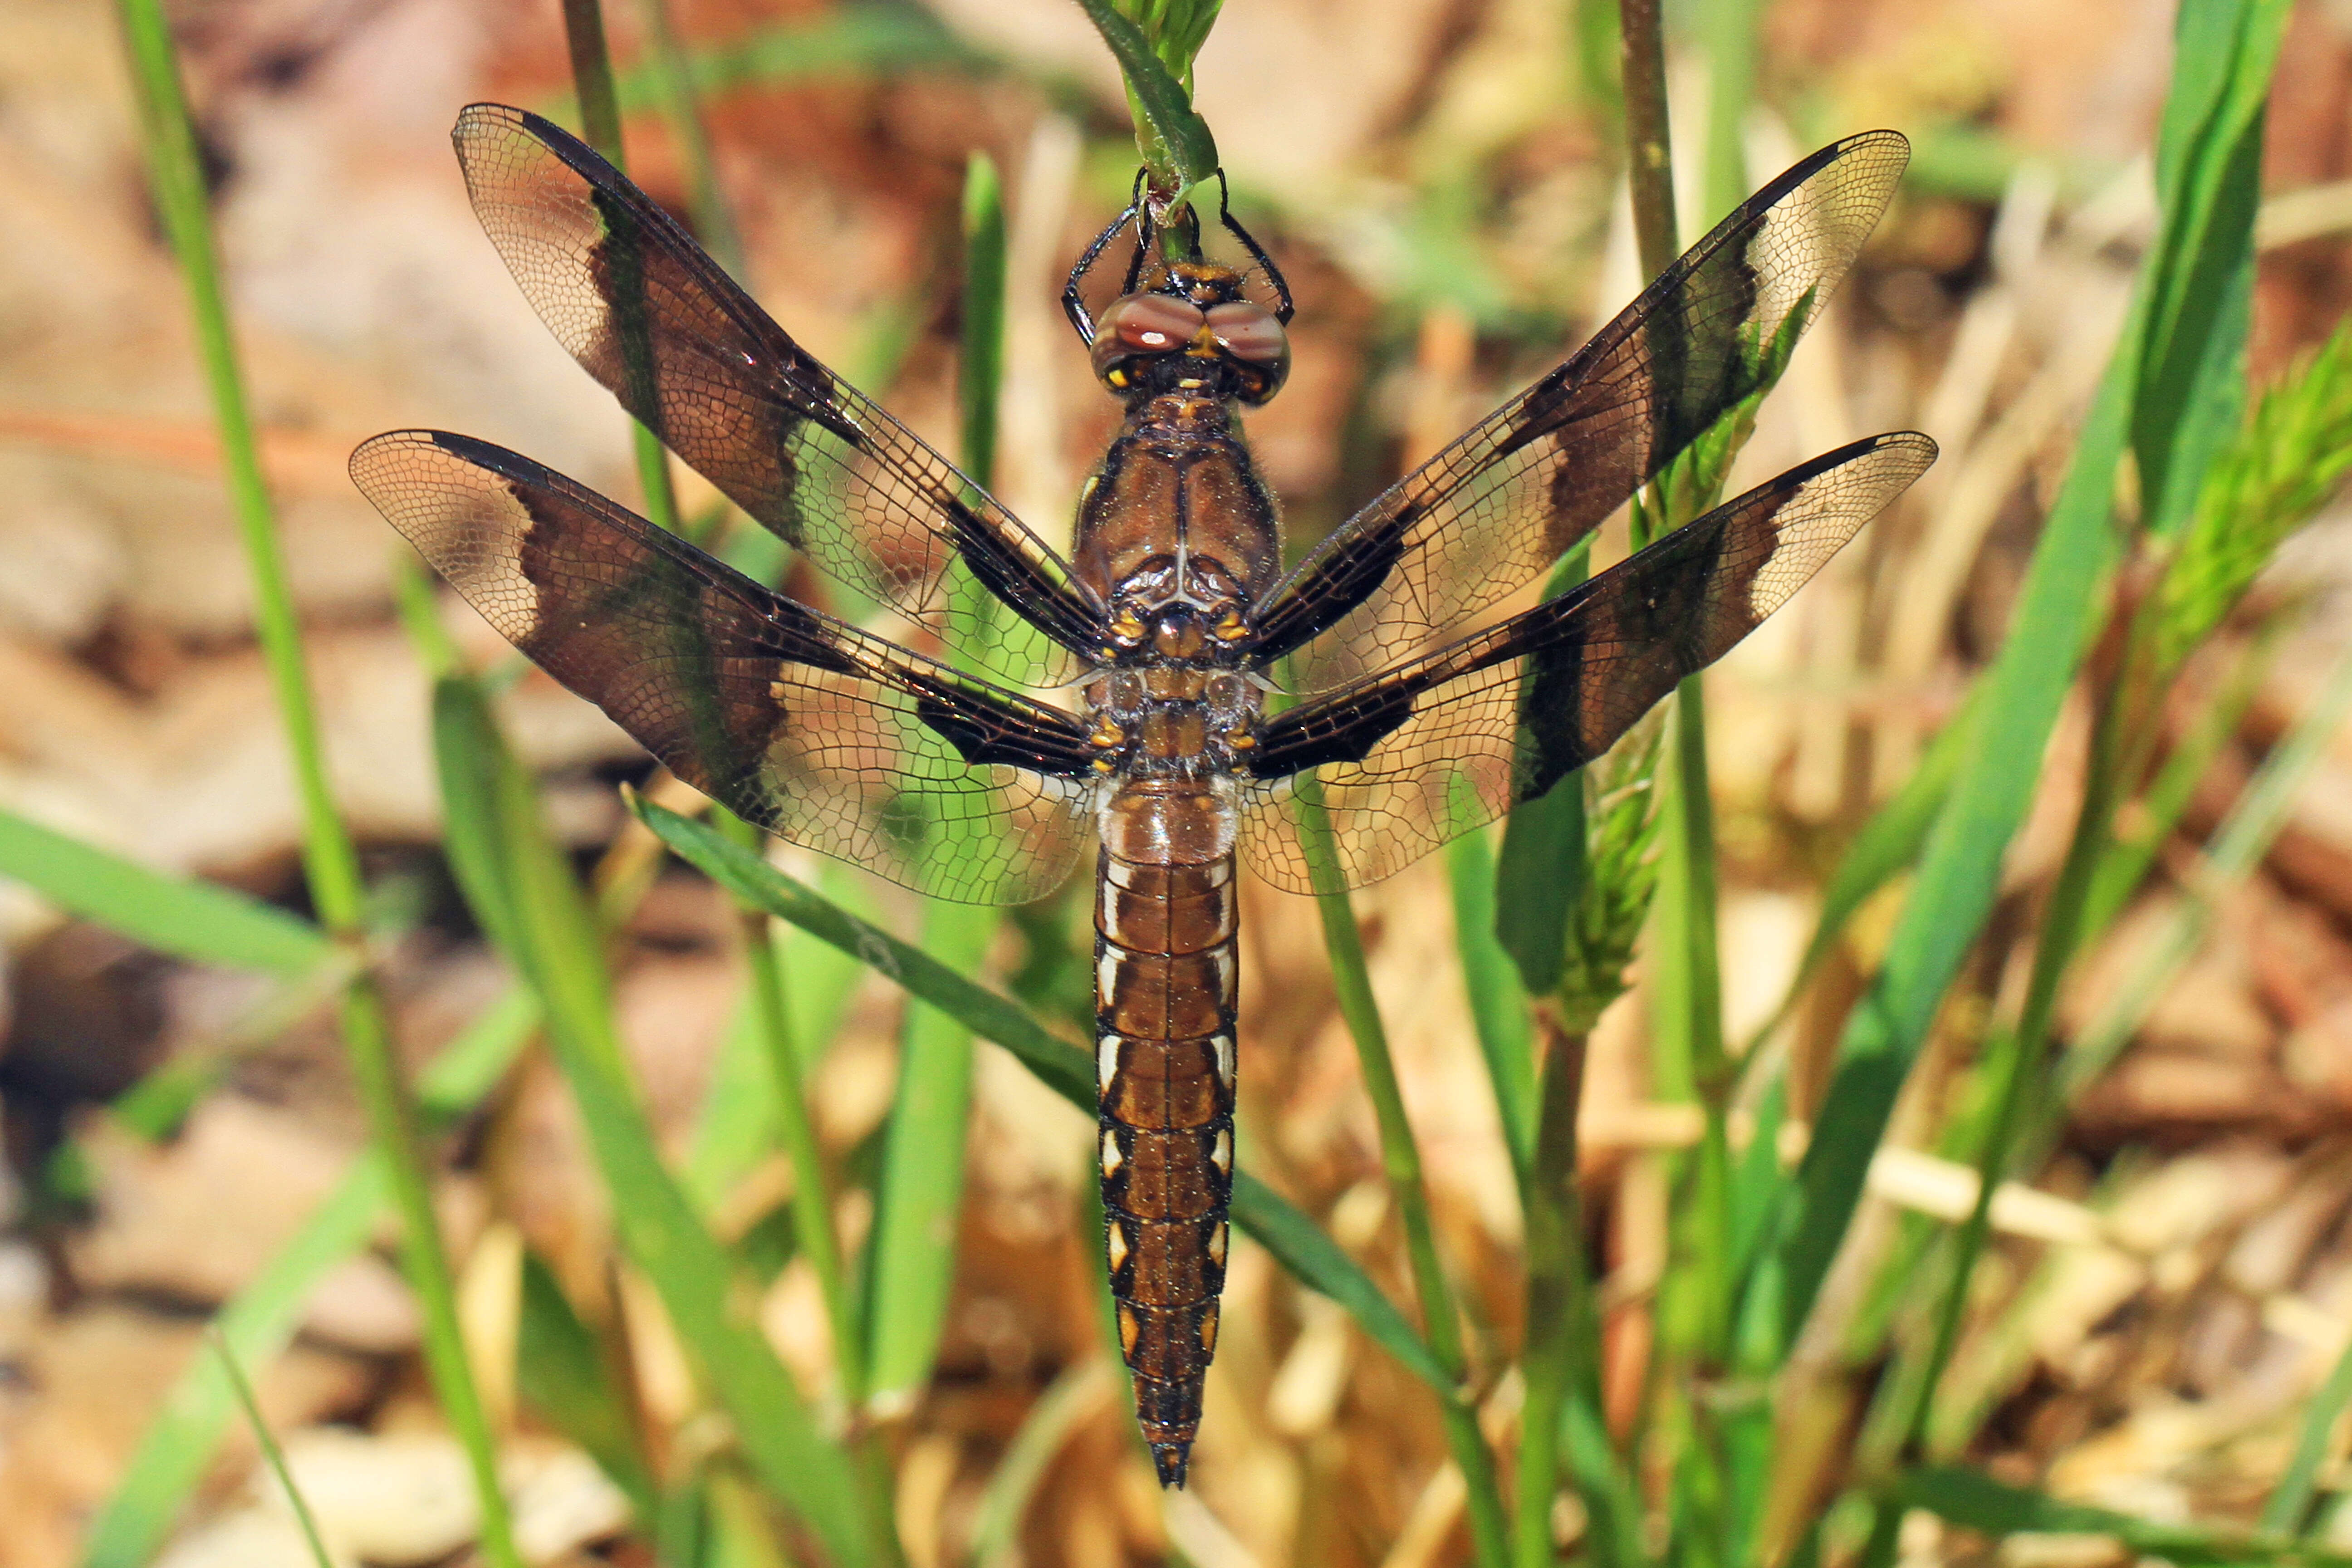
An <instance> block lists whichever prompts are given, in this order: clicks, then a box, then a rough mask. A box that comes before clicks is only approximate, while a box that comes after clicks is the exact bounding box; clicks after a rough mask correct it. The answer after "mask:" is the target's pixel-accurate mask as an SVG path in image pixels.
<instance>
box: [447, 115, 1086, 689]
mask: <svg viewBox="0 0 2352 1568" xmlns="http://www.w3.org/2000/svg"><path fill="white" fill-rule="evenodd" d="M451 140H452V141H453V142H456V144H457V160H458V162H459V163H460V164H461V165H463V167H464V169H465V174H466V186H467V191H468V192H469V193H471V195H472V196H473V201H474V211H475V214H476V215H477V216H478V217H479V218H480V219H481V224H482V228H483V230H484V232H486V233H487V234H488V236H489V237H490V242H491V243H492V244H493V245H495V246H496V247H498V250H499V255H500V256H501V257H502V258H505V260H506V264H507V268H508V269H509V271H511V272H512V273H513V274H514V279H515V281H516V282H517V283H518V284H520V286H521V288H522V291H523V293H524V295H525V296H526V297H528V298H529V299H530V303H531V306H532V308H533V309H534V310H537V311H538V312H539V315H540V319H541V321H545V322H546V323H547V325H548V328H549V330H550V331H552V332H553V333H554V334H555V336H556V338H557V340H558V341H559V342H562V344H563V346H564V347H565V348H566V349H568V350H570V351H571V353H572V357H573V358H574V359H576V360H578V361H579V362H580V363H581V365H582V366H583V368H584V369H586V371H587V372H588V374H591V375H593V376H594V377H595V378H596V379H597V380H598V381H600V382H602V383H603V384H604V386H605V387H606V388H607V389H608V390H610V391H611V392H612V394H613V395H614V396H615V397H617V398H619V399H620V402H621V405H622V406H623V407H625V408H626V409H627V410H628V411H629V412H630V413H631V414H633V415H635V416H636V417H637V418H638V419H639V420H641V421H643V422H644V423H645V424H646V426H649V427H650V428H651V429H652V430H653V431H654V432H655V434H656V435H658V436H659V437H661V438H662V440H663V442H664V443H665V444H666V445H667V447H669V448H670V450H672V451H674V452H676V453H677V455H678V456H679V457H681V458H685V459H686V460H687V461H688V463H690V464H692V465H693V466H694V467H695V468H698V469H699V470H700V471H701V472H702V473H703V474H704V475H705V476H706V477H707V478H709V480H710V481H711V483H713V484H715V485H717V486H718V487H719V489H721V490H723V491H725V492H726V493H727V495H728V496H729V497H730V499H732V500H734V501H735V503H736V504H737V505H739V506H740V507H741V508H742V509H743V510H745V511H747V512H749V513H750V514H751V516H752V517H753V518H755V519H756V520H758V521H759V522H760V523H761V525H762V526H764V527H766V528H768V529H769V530H770V531H772V532H774V533H776V534H777V535H778V536H779V537H781V538H782V539H783V540H784V541H786V542H788V543H790V544H792V545H793V547H794V548H796V549H798V550H800V551H802V552H804V553H806V554H807V556H808V558H809V559H810V560H811V561H812V562H814V563H815V564H816V565H817V566H818V567H819V568H820V569H821V570H823V571H824V572H825V573H826V574H828V575H830V576H832V577H834V578H835V580H837V581H839V582H841V583H844V584H847V585H848V586H849V587H851V588H852V589H855V590H856V592H858V593H859V594H862V595H866V596H867V597H870V598H872V599H875V600H877V601H879V602H881V603H883V604H887V605H894V606H896V607H897V608H898V609H900V610H902V611H904V612H905V613H906V614H907V615H908V616H909V617H910V618H911V619H913V620H914V621H916V622H917V623H918V624H919V625H921V626H925V627H927V628H928V629H929V630H930V631H932V632H933V633H935V634H937V635H939V636H940V637H941V638H942V640H943V641H945V642H947V643H948V645H949V646H950V647H954V648H956V650H957V651H958V652H960V653H961V654H963V655H965V656H966V657H967V658H970V659H971V661H972V662H973V663H974V664H976V665H977V666H979V667H980V668H985V669H987V670H989V671H991V672H992V673H994V674H997V675H1000V676H1002V677H1003V678H1004V679H1008V680H1013V681H1017V682H1024V683H1026V684H1030V685H1041V686H1050V685H1054V684H1056V683H1058V682H1059V681H1060V680H1062V679H1066V677H1067V675H1068V674H1069V672H1070V670H1071V669H1072V668H1075V663H1074V661H1073V660H1072V659H1071V658H1070V657H1069V652H1070V650H1080V651H1087V650H1091V649H1093V648H1095V647H1099V646H1101V640H1102V635H1101V632H1100V631H1099V629H1098V626H1099V623H1100V621H1101V618H1102V616H1101V611H1100V608H1099V607H1098V606H1097V605H1095V604H1094V603H1093V601H1092V598H1091V596H1090V595H1088V594H1087V592H1086V590H1085V589H1084V588H1083V587H1082V586H1081V585H1079V584H1076V582H1075V581H1074V580H1073V579H1072V578H1071V576H1070V574H1069V568H1068V567H1067V566H1066V564H1065V563H1063V561H1062V559H1061V557H1060V556H1058V555H1057V554H1055V552H1054V551H1053V550H1052V549H1051V548H1050V547H1048V546H1047V545H1046V544H1045V542H1043V541H1042V540H1040V539H1038V538H1037V536H1036V535H1035V534H1034V533H1032V532H1030V531H1029V530H1028V529H1027V528H1025V527H1024V526H1023V525H1022V524H1021V522H1020V521H1019V520H1017V519H1016V518H1014V517H1013V514H1012V513H1011V512H1009V511H1007V510H1004V508H1003V507H1002V506H1000V505H999V504H997V502H996V501H995V500H992V499H991V498H990V497H989V496H988V495H987V494H986V493H985V492H984V491H982V489H980V488H979V487H978V486H976V485H974V484H973V483H972V482H971V480H970V479H966V478H964V476H963V475H962V474H961V473H960V472H958V471H957V469H956V468H955V466H954V465H953V464H951V463H950V462H949V461H948V460H947V459H946V458H942V457H941V456H940V454H939V453H938V452H936V451H934V450H932V449H931V448H930V447H929V446H927V445H925V444H924V443H923V442H922V441H921V440H920V439H919V438H918V437H916V436H915V435H914V433H913V432H911V431H909V430H908V429H907V427H906V426H903V425H900V424H899V423H898V421H897V420H896V419H893V418H892V417H891V416H889V415H888V414H887V413H886V412H884V411H883V409H882V408H881V407H880V406H878V405H876V404H875V403H873V402H872V401H871V400H870V399H868V398H866V397H865V396H864V395H861V394H859V393H858V392H857V391H856V389H855V388H853V387H851V386H849V385H848V384H845V383H844V382H843V381H842V380H841V379H840V378H839V377H837V376H835V374H833V373H832V372H831V371H828V370H827V369H825V367H824V365H822V364H820V363H817V361H816V360H815V359H814V358H813V357H811V356H810V355H809V354H808V353H806V352H805V351H804V350H803V349H802V348H801V347H800V345H799V344H797V343H795V342H793V340H792V339H791V338H790V337H788V336H786V335H785V333H784V331H783V329H782V328H781V327H779V326H777V325H776V323H775V322H774V321H772V320H771V319H770V318H769V316H768V314H767V312H766V311H764V310H761V309H760V307H759V306H758V305H757V304H756V303H754V302H753V300H751V296H750V295H748V294H746V293H744V292H743V290H742V289H740V288H738V287H736V285H735V283H734V282H733V280H731V279H729V277H728V276H727V273H726V271H725V269H724V268H721V267H719V264H718V263H717V262H715V261H713V260H711V259H710V258H709V256H707V255H705V254H704V253H703V251H702V248H701V247H699V246H698V245H696V244H695V243H694V241H693V239H692V238H690V237H688V235H687V233H686V231H685V230H684V229H683V228H681V227H679V226H678V225H677V221H676V220H674V219H673V218H671V216H669V215H668V214H667V213H666V212H664V211H663V210H662V209H661V208H660V207H659V206H657V205H655V204H654V202H653V201H651V200H650V199H649V198H647V197H646V194H645V193H644V192H642V191H640V190H638V189H637V187H636V186H635V185H634V184H630V183H629V181H628V179H627V178H626V177H625V176H624V175H623V174H621V173H620V172H619V171H617V170H615V169H614V167H613V166H612V165H611V164H610V163H606V162H605V161H604V159H603V158H601V157H599V156H598V155H597V154H596V153H595V152H594V151H593V149H592V148H590V147H589V146H587V145H586V144H585V143H584V142H581V141H579V140H578V139H577V138H575V137H573V136H572V135H570V134H569V133H567V132H564V131H563V130H562V128H560V127H558V126H556V125H553V124H551V123H550V122H548V121H545V120H542V119H541V118H540V117H539V116H538V115H535V114H530V113H527V112H525V111H524V110H519V109H509V108H508V107H506V106H505V105H502V104H495V103H477V104H474V105H471V106H470V107H468V108H467V110H465V111H464V112H463V113H462V114H460V115H459V116H458V117H457V129H456V130H455V131H453V132H451ZM966 580H970V581H976V582H978V583H979V584H982V585H984V586H985V587H986V588H987V589H988V590H989V591H990V592H991V593H992V594H994V595H996V596H997V597H999V598H1001V599H1003V601H1004V602H1005V603H1006V604H1009V605H1012V606H1013V608H1014V609H1015V610H1016V611H1017V612H1019V614H1020V615H1021V616H1023V617H1024V620H1026V621H1027V622H1028V623H1029V625H1030V626H1034V627H1035V628H1036V629H1037V630H1039V631H1042V632H1043V633H1044V634H1045V637H1046V638H1050V639H1051V645H1048V644H1047V643H1045V642H1044V641H1043V640H1041V639H1040V638H1038V637H1034V636H1033V635H1025V634H1024V633H1023V632H1022V631H1021V630H1020V629H1019V628H1016V627H1013V626H1010V625H1007V626H1003V628H1002V629H999V630H996V631H988V630H979V631H974V630H972V629H971V628H966V627H958V626H951V625H950V616H949V610H948V607H949V605H950V602H951V601H952V600H953V598H954V596H955V593H956V589H957V587H958V585H959V584H960V582H961V581H966ZM1053 645H1057V646H1053Z"/></svg>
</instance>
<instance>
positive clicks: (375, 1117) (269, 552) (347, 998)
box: [120, 0, 521, 1568]
mask: <svg viewBox="0 0 2352 1568" xmlns="http://www.w3.org/2000/svg"><path fill="white" fill-rule="evenodd" d="M120 14H121V19H122V28H123V34H124V37H125V41H126V42H127V44H128V46H129V49H130V55H131V75H132V79H133V84H134V88H135V92H136V97H137V100H138V104H139V115H140V123H141V129H142V134H143V136H144V139H145V142H146V152H147V163H148V168H149V171H150V175H151V178H152V181H153V183H154V193H155V204H156V207H157V210H158V212H159V213H160V215H161V216H162V217H163V226H164V228H165V231H166V233H167V234H168V235H169V237H170V239H171V242H172V247H173V252H174V253H175V254H176V256H177V258H178V259H179V263H180V268H181V272H182V275H183V276H184V278H185V279H186V281H187V285H188V292H189V296H190V305H191V308H192V310H193V314H194V324H195V330H196V340H197V345H198V350H199V353H200V354H201V357H202V359H203V361H204V365H205V380H206V381H207V383H208V384H209V386H210V390H211V394H212V403H213V414H214V418H215V421H216V422H217V423H218V425H219V427H220V435H221V449H222V455H223V459H224V462H225V464H226V468H227V471H228V485H229V494H230V499H231V500H232V502H233V504H234V506H235V508H236V516H237V525H238V531H239V533H240V534H241V536H242V538H243V540H244V543H245V552H246V559H247V569H248V571H249V572H250V574H251V576H252V580H253V587H254V609H255V630H256V634H257V637H258V638H259V641H260V643H261V648H262V655H263V658H264V659H265V661H266V662H267V664H268V668H269V673H270V684H271V688H272V690H273V692H274V695H275V697H276V699H277V706H278V717H279V721H280V722H281V723H282V724H283V725H284V726H285V730H286V739H287V746H288V750H289V752H290V753H291V756H292V761H293V766H294V776H295V784H296V789H297V792H298V794H299V797H300V800H301V803H302V821H303V866H304V869H305V871H306V872H307V874H308V879H309V883H310V897H311V901H312V903H313V905H314V906H315V907H316V908H317V910H318V911H319V918H320V923H321V924H323V925H324V926H325V927H326V928H327V930H328V931H329V932H330V934H331V935H332V936H333V937H334V938H335V939H336V940H337V941H338V942H341V943H344V944H346V945H348V946H352V947H355V948H356V947H360V946H362V945H363V944H364V942H365V938H366V933H365V931H364V929H363V922H364V920H365V916H366V910H365V896H366V891H365V887H364V885H363V883H362V879H361V873H360V863H359V853H358V850H357V849H356V848H355V847H354V846H353V845H352V839H351V836H350V834H349V833H348V832H347V831H346V829H345V828H344V826H343V823H342V819H341V816H340V815H339V814H338V813H337V811H336V807H335V801H334V796H333V793H332V791H331V789H330V787H329V784H328V781H327V764H326V755H325V751H324V748H323V746H322V745H321V743H320V728H319V720H318V710H317V708H316V705H315V703H314V702H313V700H312V697H311V689H310V673H309V669H308V668H307V665H306V661H305V659H304V658H303V653H302V632H301V623H300V619H299V616H298V615H297V613H296V610H295V606H294V597H293V593H292V591H291V589H290V588H289V585H288V583H287V576H286V564H285V556H284V552H283V549H282V546H281V544H280V542H279V540H278V524H277V518H276V514H275V510H274V508H273V507H272V505H271V502H270V498H269V492H268V487H267V485H266V484H265V483H264V481H263V479H262V472H261V459H260V453H259V450H258V448H257V446H256V444H255V440H254V431H253V420H252V416H251V413H250V411H249V407H248V405H247V398H246V391H245V376H244V372H243V369H242V367H241V366H240V364H239V363H238V360H237V354H236V341H235V337H234V334H233V332H232V331H231V328H230V324H229V317H228V305H227V300H226V296H225V294H224V292H223V290H222V288H221V279H220V262H219V248H218V245H217V243H216V241H215V237H214V234H213V227H212V214H211V211H210V208H209V206H208V205H207V204H206V200H205V184H204V176H203V173H202V169H201V165H200V163H199V162H198V158H197V153H196V141H195V131H194V126H193V125H192V124H191V122H190V121H189V118H188V105H187V99H186V95H185V92H184V89H183V87H182V85H181V81H180V73H179V66H178V61H177V59H176V58H175V56H174V54H173V44H172V36H171V31H170V27H169V25H168V24H167V23H166V22H165V20H164V18H163V9H162V6H161V5H160V4H159V3H158V0H121V5H120ZM341 1020H342V1027H343V1038H344V1046H345V1048H346V1049H347V1050H348V1051H349V1052H350V1054H351V1059H352V1075H353V1077H354V1078H355V1079H357V1080H358V1083H359V1088H360V1093H361V1096H362V1099H363V1100H364V1101H365V1103H366V1106H367V1112H368V1121H369V1128H370V1132H371V1136H372V1139H373V1142H374V1144H375V1146H376V1147H377V1148H378V1149H379V1150H380V1151H382V1152H383V1159H384V1163H385V1165H386V1167H387V1169H388V1170H389V1172H390V1174H391V1177H392V1184H393V1191H394V1200H395V1202H396V1204H397V1205H398V1207H399V1210H400V1215H401V1225H402V1233H403V1239H404V1262H405V1265H406V1269H407V1273H408V1278H409V1281H410V1283H411V1285H412V1286H413V1287H414V1288H415V1291H416V1294H417V1302H418V1306H419V1307H420V1309H421V1310H422V1314H423V1317H424V1321H425V1327H424V1338H425V1361H426V1365H427V1367H428V1369H429V1371H430V1373H431V1375H432V1379H433V1384H434V1387H435V1391H436V1393H437V1394H439V1396H440V1399H441V1402H442V1406H443V1410H444V1412H445V1414H446V1415H447V1417H448V1420H449V1424H450V1426H451V1427H452V1428H453V1429H455V1431H456V1432H457V1437H458V1440H459V1442H460V1444H461V1445H462V1446H463V1447H464V1448H465V1450H466V1456H467V1462H468V1465H469V1466H470V1468H471V1470H472V1474H473V1480H474V1486H475V1490H476V1492H477V1493H478V1498H479V1500H480V1505H481V1510H482V1539H481V1545H482V1549H483V1551H484V1552H485V1554H486V1555H487V1556H488V1558H489V1560H490V1562H491V1563H492V1564H493V1565H494V1568H520V1564H521V1558H520V1555H519V1554H518V1553H517V1552H516V1550H515V1545H514V1538H513V1531H512V1527H511V1524H510V1522H509V1516H508V1512H507V1508H506V1500H505V1499H504V1497H503V1496H502V1495H501V1494H500V1493H499V1484H498V1467H497V1458H496V1454H495V1450H494V1448H493V1447H492V1443H491V1438H490V1431H489V1423H488V1416H487V1415H486V1414H485V1412H484V1410H483V1406H482V1402H481V1397H480V1393H479V1391H478V1389H477V1388H476V1387H475V1384H474V1380H473V1373H472V1370H471V1367H470V1365H469V1364H468V1363H467V1358H466V1353H465V1345H464V1341H463V1338H462V1336H461V1335H460V1333H459V1331H458V1327H457V1297H456V1290H455V1287H454V1285H453V1283H452V1281H451V1279H450V1274H449V1264H448V1257H447V1254H446V1251H445V1250H444V1249H443V1247H442V1243H441V1233H440V1225H439V1221H438V1218H437V1216H436V1214H435V1212H434V1208H433V1202H432V1187H431V1181H430V1178H429V1177H428V1175H427V1174H426V1169H425V1157H424V1154H423V1152H422V1150H421V1147H420V1145H419V1142H418V1139H417V1134H416V1125H415V1108H414V1107H413V1106H412V1104H411V1103H410V1101H409V1098H408V1091H407V1086H406V1085H405V1083H404V1081H403V1080H402V1079H401V1076H400V1069H399V1066H398V1064H397V1062H396V1061H395V1060H394V1056H393V1048H392V1031H391V1026H390V1024H389V1022H388V1021H387V1019H386V1017H385V1016H384V1011H383V1001H382V998H381V997H380V995H379V994H378V993H377V991H376V989H375V985H374V983H373V980H372V978H370V977H369V976H368V975H366V974H364V973H362V974H360V975H358V976H355V977H354V978H353V980H352V984H350V985H349V986H348V987H347V988H346V989H345V991H344V993H343V1003H342V1007H341Z"/></svg>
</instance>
